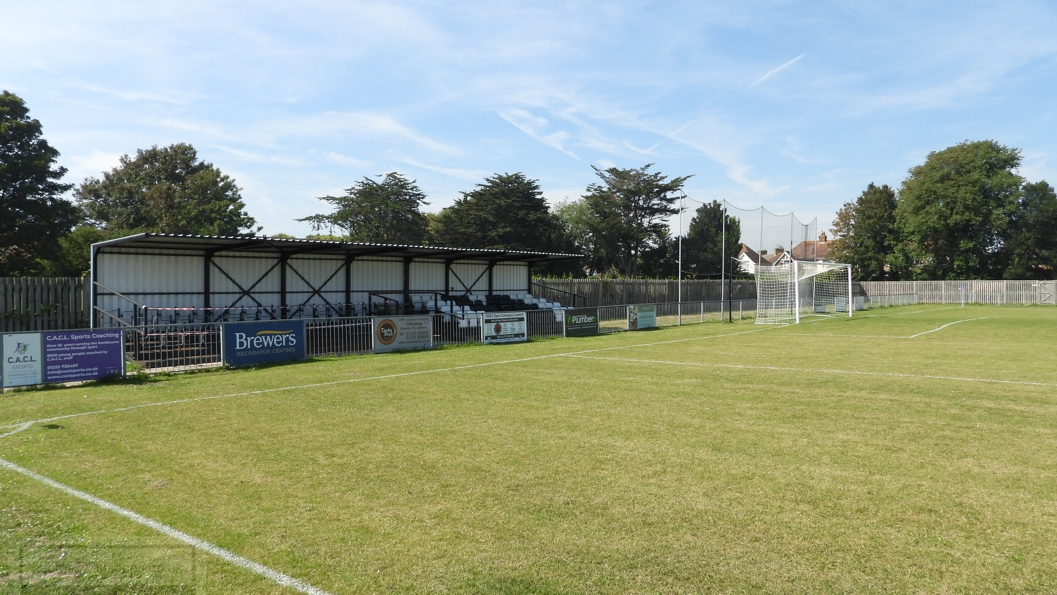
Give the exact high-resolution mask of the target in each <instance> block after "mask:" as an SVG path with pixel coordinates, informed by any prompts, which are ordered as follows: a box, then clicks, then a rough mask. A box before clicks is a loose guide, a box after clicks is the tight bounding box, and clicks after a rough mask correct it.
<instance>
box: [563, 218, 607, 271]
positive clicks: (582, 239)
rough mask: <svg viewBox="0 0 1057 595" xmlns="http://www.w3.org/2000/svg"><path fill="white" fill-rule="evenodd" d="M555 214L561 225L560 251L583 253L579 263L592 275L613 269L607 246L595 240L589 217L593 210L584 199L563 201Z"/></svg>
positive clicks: (583, 269)
mask: <svg viewBox="0 0 1057 595" xmlns="http://www.w3.org/2000/svg"><path fill="white" fill-rule="evenodd" d="M554 216H555V217H556V218H557V220H558V225H559V226H560V227H561V230H562V232H561V236H560V237H561V238H562V240H563V243H562V244H561V245H560V249H559V250H558V251H560V252H565V253H567V254H583V255H584V258H583V260H581V261H580V262H579V263H578V264H579V266H580V269H581V271H582V272H586V273H588V274H591V275H596V274H603V273H607V272H609V271H610V270H612V269H613V259H612V257H610V255H609V254H608V253H607V252H606V250H605V248H604V247H603V246H601V245H598V244H597V243H596V242H595V238H594V236H592V235H591V229H590V226H589V224H588V219H589V218H590V217H591V210H590V208H588V206H587V203H586V202H585V201H583V200H574V201H569V200H566V201H562V202H559V203H558V204H556V205H555V206H554Z"/></svg>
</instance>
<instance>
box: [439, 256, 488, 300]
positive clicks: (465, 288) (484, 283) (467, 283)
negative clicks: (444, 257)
mask: <svg viewBox="0 0 1057 595" xmlns="http://www.w3.org/2000/svg"><path fill="white" fill-rule="evenodd" d="M448 284H449V285H450V287H449V288H448V289H449V290H450V291H451V292H452V293H464V292H468V293H487V292H488V263H487V262H453V263H452V264H451V278H450V279H449V281H448Z"/></svg>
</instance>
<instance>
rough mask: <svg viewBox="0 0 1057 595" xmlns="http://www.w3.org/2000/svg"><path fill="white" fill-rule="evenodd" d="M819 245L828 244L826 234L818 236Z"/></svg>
mask: <svg viewBox="0 0 1057 595" xmlns="http://www.w3.org/2000/svg"><path fill="white" fill-rule="evenodd" d="M818 243H820V244H825V243H826V232H822V233H820V234H818Z"/></svg>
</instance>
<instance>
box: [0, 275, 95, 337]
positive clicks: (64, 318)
mask: <svg viewBox="0 0 1057 595" xmlns="http://www.w3.org/2000/svg"><path fill="white" fill-rule="evenodd" d="M90 309H91V305H90V304H89V293H88V278H87V277H0V331H3V332H9V333H10V332H20V331H48V330H58V329H71V328H87V327H88V312H89V310H90Z"/></svg>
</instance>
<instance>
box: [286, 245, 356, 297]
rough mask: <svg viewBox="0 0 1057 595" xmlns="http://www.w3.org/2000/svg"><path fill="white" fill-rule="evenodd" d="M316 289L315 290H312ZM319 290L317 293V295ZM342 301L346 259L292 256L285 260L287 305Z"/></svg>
mask: <svg viewBox="0 0 1057 595" xmlns="http://www.w3.org/2000/svg"><path fill="white" fill-rule="evenodd" d="M313 288H315V289H313ZM316 290H319V293H316ZM344 302H345V259H344V258H341V257H333V256H308V255H304V256H294V257H291V258H290V260H288V261H287V271H286V303H287V304H289V305H291V306H300V305H302V304H308V305H323V304H326V303H330V304H342V303H344Z"/></svg>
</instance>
